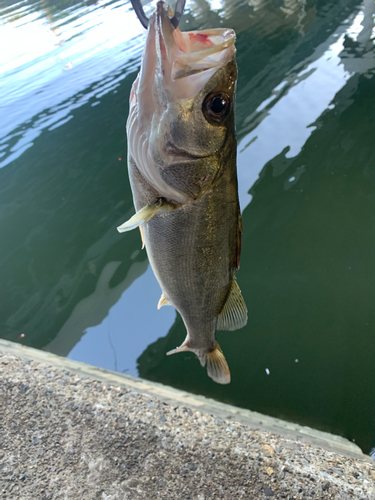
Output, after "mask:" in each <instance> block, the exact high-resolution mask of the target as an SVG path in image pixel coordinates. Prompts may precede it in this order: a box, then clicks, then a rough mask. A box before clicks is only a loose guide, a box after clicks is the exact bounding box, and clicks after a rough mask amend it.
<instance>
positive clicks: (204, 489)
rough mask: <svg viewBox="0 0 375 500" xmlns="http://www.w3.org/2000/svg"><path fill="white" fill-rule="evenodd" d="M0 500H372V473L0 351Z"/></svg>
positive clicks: (352, 462)
mask: <svg viewBox="0 0 375 500" xmlns="http://www.w3.org/2000/svg"><path fill="white" fill-rule="evenodd" d="M0 494H1V495H2V497H0V498H6V499H9V500H13V499H14V500H16V499H17V500H25V499H27V500H29V499H33V500H34V499H37V500H50V499H56V500H57V499H59V500H60V499H61V500H63V499H64V500H65V499H72V500H73V499H74V500H76V499H79V500H99V499H103V500H128V499H129V500H133V499H134V500H138V499H147V500H153V499H159V498H160V499H177V500H180V499H194V500H195V499H196V500H205V499H209V498H211V499H219V498H223V499H227V500H231V499H236V498H243V499H266V498H271V499H272V500H273V499H281V498H286V499H320V498H322V499H340V500H341V499H351V498H353V499H358V500H375V466H374V464H373V463H371V461H366V460H357V459H353V458H347V457H345V456H343V455H339V454H336V453H333V452H329V451H325V450H323V449H321V448H316V447H313V446H311V445H304V444H302V443H299V442H296V441H292V440H290V439H285V438H282V437H280V436H278V435H276V434H270V433H267V432H262V431H259V430H254V429H251V428H249V427H247V426H244V425H241V424H239V423H238V424H237V423H233V422H227V421H225V420H222V419H221V418H218V417H215V416H210V415H207V414H203V413H201V412H200V411H197V410H194V409H190V408H184V407H182V406H172V405H168V404H166V403H163V402H162V401H160V400H159V399H157V398H154V397H151V396H148V395H146V394H139V393H137V392H135V391H132V390H130V389H128V388H126V387H125V386H121V387H113V386H105V385H103V383H102V382H98V381H95V380H93V379H91V378H88V377H81V376H78V375H77V374H75V373H73V372H70V371H67V370H63V369H60V368H57V367H54V366H49V365H46V364H43V363H38V362H35V361H31V360H28V359H21V358H19V357H17V356H14V355H10V354H5V353H1V352H0Z"/></svg>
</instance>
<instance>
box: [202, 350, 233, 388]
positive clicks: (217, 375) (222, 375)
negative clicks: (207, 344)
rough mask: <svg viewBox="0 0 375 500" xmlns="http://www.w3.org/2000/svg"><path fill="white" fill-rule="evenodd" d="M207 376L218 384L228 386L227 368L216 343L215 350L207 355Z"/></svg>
mask: <svg viewBox="0 0 375 500" xmlns="http://www.w3.org/2000/svg"><path fill="white" fill-rule="evenodd" d="M207 374H208V376H209V377H211V378H212V380H214V381H215V382H217V383H218V384H229V382H230V371H229V366H228V363H227V362H226V360H225V357H224V354H223V351H222V350H221V347H220V346H219V344H218V343H217V342H216V346H215V349H214V350H213V351H212V352H209V353H207Z"/></svg>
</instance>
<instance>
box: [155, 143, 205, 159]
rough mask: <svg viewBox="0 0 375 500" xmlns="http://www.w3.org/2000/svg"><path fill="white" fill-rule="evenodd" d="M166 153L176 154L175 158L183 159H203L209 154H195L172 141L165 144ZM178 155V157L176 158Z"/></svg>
mask: <svg viewBox="0 0 375 500" xmlns="http://www.w3.org/2000/svg"><path fill="white" fill-rule="evenodd" d="M165 153H166V154H168V155H170V156H174V157H175V158H174V159H179V158H181V159H183V160H201V159H202V158H207V156H208V155H206V154H205V155H194V154H192V153H189V152H188V151H185V150H184V149H181V148H179V147H178V146H176V145H175V144H172V143H171V142H167V143H166V145H165ZM176 157H177V158H176Z"/></svg>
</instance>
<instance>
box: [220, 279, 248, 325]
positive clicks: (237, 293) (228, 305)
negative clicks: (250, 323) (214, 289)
mask: <svg viewBox="0 0 375 500" xmlns="http://www.w3.org/2000/svg"><path fill="white" fill-rule="evenodd" d="M246 323H247V307H246V304H245V301H244V299H243V297H242V294H241V290H240V287H239V286H238V284H237V280H236V277H235V276H234V277H233V283H232V288H231V290H230V292H229V295H228V298H227V300H226V302H225V304H224V307H223V309H222V310H221V312H220V314H219V315H218V317H217V322H216V330H229V331H233V330H237V329H238V328H242V327H244V326H245V325H246Z"/></svg>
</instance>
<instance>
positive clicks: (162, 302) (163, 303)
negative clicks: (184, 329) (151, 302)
mask: <svg viewBox="0 0 375 500" xmlns="http://www.w3.org/2000/svg"><path fill="white" fill-rule="evenodd" d="M171 305H172V304H171V303H170V302H169V300H168V299H167V297H166V296H165V295H164V292H163V293H162V294H161V297H160V300H159V303H158V310H159V309H160V308H161V307H163V306H171Z"/></svg>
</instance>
